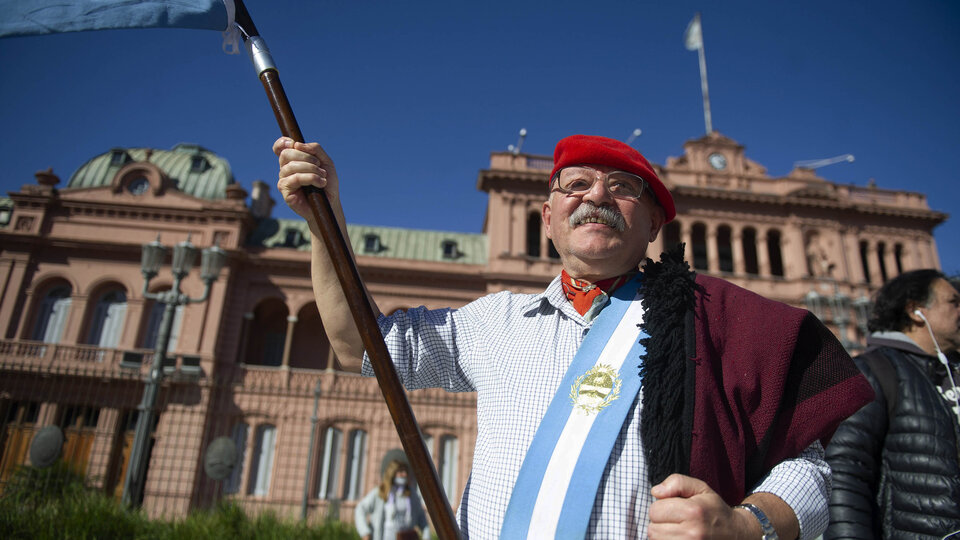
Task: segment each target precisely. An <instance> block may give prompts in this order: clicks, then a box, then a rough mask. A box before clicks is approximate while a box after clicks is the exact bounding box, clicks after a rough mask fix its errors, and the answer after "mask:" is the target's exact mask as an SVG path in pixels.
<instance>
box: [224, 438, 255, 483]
mask: <svg viewBox="0 0 960 540" xmlns="http://www.w3.org/2000/svg"><path fill="white" fill-rule="evenodd" d="M249 434H250V426H248V425H247V424H246V423H245V422H237V423H236V424H234V425H233V433H231V434H230V435H231V438H232V439H233V444H234V445H235V446H236V448H237V463H236V465H235V466H234V467H233V470H232V471H230V476H228V477H227V478H226V479H224V481H223V492H224V493H239V492H240V478H242V476H243V465H244V458H245V457H246V455H247V437H248V436H249Z"/></svg>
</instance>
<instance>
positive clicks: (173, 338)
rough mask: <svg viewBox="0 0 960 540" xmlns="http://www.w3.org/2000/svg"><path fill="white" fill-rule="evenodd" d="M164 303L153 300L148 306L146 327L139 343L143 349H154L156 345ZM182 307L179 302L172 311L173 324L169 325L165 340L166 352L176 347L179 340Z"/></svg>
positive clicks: (164, 307)
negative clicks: (168, 332)
mask: <svg viewBox="0 0 960 540" xmlns="http://www.w3.org/2000/svg"><path fill="white" fill-rule="evenodd" d="M166 307H167V306H166V304H162V303H160V302H153V304H152V306H151V307H150V317H149V318H148V319H147V328H146V330H145V331H144V333H143V342H142V343H141V344H140V346H141V347H143V348H144V349H154V348H156V346H157V337H159V335H160V322H161V321H162V320H163V311H164V310H165V309H166ZM183 308H184V305H183V304H180V305H179V306H177V307H176V308H175V309H174V312H173V325H172V326H171V327H170V336H169V338H168V340H167V352H170V351H174V350H176V349H177V343H178V342H179V341H180V325H181V324H182V323H183Z"/></svg>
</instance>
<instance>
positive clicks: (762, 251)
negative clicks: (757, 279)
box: [757, 227, 770, 277]
mask: <svg viewBox="0 0 960 540" xmlns="http://www.w3.org/2000/svg"><path fill="white" fill-rule="evenodd" d="M757 270H758V275H759V276H761V277H770V251H769V248H768V246H767V228H766V227H762V228H761V227H757Z"/></svg>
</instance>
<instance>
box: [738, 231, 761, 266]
mask: <svg viewBox="0 0 960 540" xmlns="http://www.w3.org/2000/svg"><path fill="white" fill-rule="evenodd" d="M740 241H741V242H742V243H743V271H744V272H746V273H747V274H750V275H752V276H756V275H758V274H760V264H759V263H758V262H757V230H756V229H754V228H753V227H747V228H745V229H743V232H742V233H741V234H740Z"/></svg>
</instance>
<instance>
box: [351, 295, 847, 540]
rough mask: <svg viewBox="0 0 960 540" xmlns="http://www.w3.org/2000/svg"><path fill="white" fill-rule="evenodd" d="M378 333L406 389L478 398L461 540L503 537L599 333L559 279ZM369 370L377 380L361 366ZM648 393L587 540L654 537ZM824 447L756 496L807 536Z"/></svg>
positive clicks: (822, 525)
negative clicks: (550, 414) (528, 466)
mask: <svg viewBox="0 0 960 540" xmlns="http://www.w3.org/2000/svg"><path fill="white" fill-rule="evenodd" d="M379 324H380V330H381V332H382V333H383V336H384V339H385V341H386V344H387V348H388V349H389V351H390V354H391V356H392V358H393V362H394V364H395V365H396V368H397V373H398V374H399V376H400V378H401V380H402V381H403V383H404V386H406V387H407V388H409V389H419V388H434V387H436V388H444V389H446V390H448V391H451V392H477V443H476V447H475V449H474V455H473V469H472V472H471V474H470V479H469V480H468V481H467V485H466V488H465V489H464V492H463V496H462V498H461V501H460V508H459V509H458V511H457V516H458V520H459V523H460V528H461V531H462V533H463V535H464V538H468V537H471V536H472V537H474V538H482V539H486V538H498V537H499V535H500V526H501V524H502V522H503V517H504V514H505V513H506V510H507V504H508V503H509V501H510V493H512V491H513V486H514V483H515V482H516V480H517V475H518V474H519V471H520V466H521V465H522V464H523V459H524V456H525V455H526V452H527V448H528V447H529V446H530V442H531V441H532V440H533V436H534V434H535V433H536V431H537V426H538V425H539V424H540V420H541V419H542V418H543V416H544V413H545V412H546V410H547V408H548V407H549V405H550V402H551V400H552V399H553V397H554V394H555V393H556V392H557V387H558V386H559V384H560V381H561V379H562V378H563V376H564V374H565V373H566V371H567V367H568V366H569V365H570V363H571V362H572V361H573V357H574V355H575V354H576V352H577V348H578V347H579V346H580V343H581V342H582V341H583V338H584V336H585V335H586V334H587V332H588V331H589V329H590V324H589V323H587V322H586V321H584V319H583V317H581V316H580V314H579V313H577V312H576V311H575V310H574V309H573V307H572V306H571V305H570V303H569V302H568V301H567V299H566V297H565V296H564V294H563V290H562V288H561V285H560V279H559V277H558V278H556V279H554V280H553V282H552V283H551V284H550V285H549V286H548V287H547V289H546V290H545V291H544V292H543V293H541V294H535V295H532V294H513V293H510V292H499V293H496V294H492V295H489V296H485V297H483V298H480V299H478V300H476V301H474V302H472V303H470V304H468V305H466V306H464V307H462V308H460V309H439V310H428V309H426V308H424V307H420V308H415V309H410V310H408V311H401V310H398V311H397V312H395V313H394V314H392V315H390V316H383V315H381V317H380V319H379ZM363 374H364V375H366V376H373V369H372V367H371V365H370V362H369V359H368V358H364V364H363ZM640 408H641V407H640V395H638V396H637V397H636V398H635V399H634V406H633V409H632V411H631V412H630V413H629V414H628V415H627V417H626V419H625V421H624V426H623V428H622V430H621V432H620V435H619V436H618V438H617V441H616V443H615V444H614V447H613V451H612V453H611V455H610V456H609V459H607V457H606V456H597V459H607V465H606V468H605V470H604V472H603V478H602V479H601V482H600V487H599V491H598V493H597V497H596V499H595V501H594V503H593V510H592V514H591V516H590V525H589V528H588V534H587V537H588V538H626V539H633V538H646V531H647V523H648V521H649V511H650V505H651V504H652V503H653V497H652V496H651V495H650V488H651V485H650V479H649V478H648V476H647V468H646V466H645V465H644V458H643V448H642V445H641V441H640V414H641V411H640ZM823 454H824V452H823V447H822V446H821V445H820V443H819V442H817V443H814V444H813V445H812V446H810V447H809V448H807V449H806V450H804V451H803V452H802V453H801V454H800V456H798V457H797V458H796V459H792V460H787V461H784V462H782V463H780V464H779V465H777V466H776V467H774V469H773V470H772V471H771V472H770V473H769V474H768V475H767V476H766V477H765V478H764V479H763V480H762V481H761V482H760V484H759V485H758V486H756V487H755V488H754V490H753V491H754V492H770V493H773V494H775V495H777V496H779V497H780V498H781V499H783V500H784V501H786V503H787V504H788V505H790V507H791V508H793V510H794V512H795V513H796V515H797V517H798V519H799V521H800V530H801V535H800V537H801V538H802V539H809V538H815V537H816V536H817V535H819V534H820V533H822V532H823V530H824V529H826V526H827V523H828V520H829V514H828V510H827V502H828V500H829V496H830V493H829V491H830V467H829V465H827V463H826V461H824V459H823Z"/></svg>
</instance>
